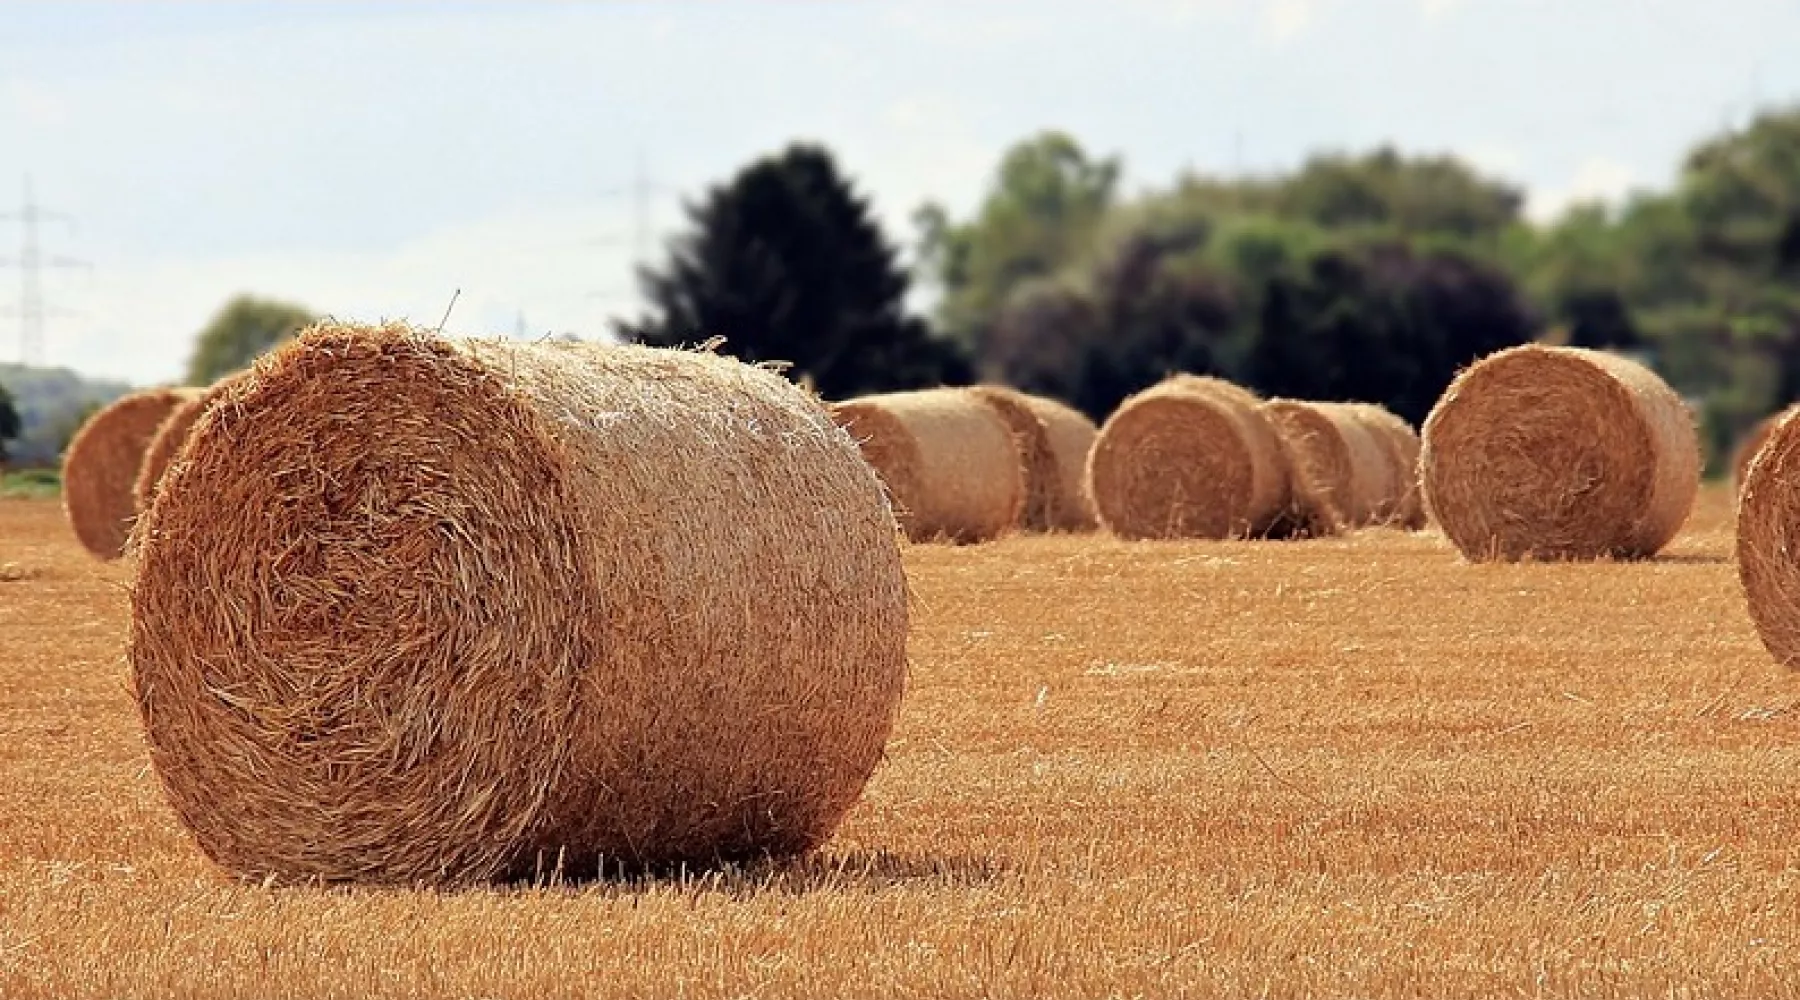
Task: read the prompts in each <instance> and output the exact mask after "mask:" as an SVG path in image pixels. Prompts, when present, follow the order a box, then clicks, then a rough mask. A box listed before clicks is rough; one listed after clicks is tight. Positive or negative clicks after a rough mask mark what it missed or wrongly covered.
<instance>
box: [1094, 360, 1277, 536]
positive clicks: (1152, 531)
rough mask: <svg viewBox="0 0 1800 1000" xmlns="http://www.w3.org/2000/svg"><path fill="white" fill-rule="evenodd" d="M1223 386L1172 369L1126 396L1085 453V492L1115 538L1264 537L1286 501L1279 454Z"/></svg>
mask: <svg viewBox="0 0 1800 1000" xmlns="http://www.w3.org/2000/svg"><path fill="white" fill-rule="evenodd" d="M1260 402H1261V401H1260V400H1258V399H1257V398H1256V396H1254V395H1253V394H1251V393H1250V392H1248V391H1247V390H1245V389H1242V388H1240V387H1238V386H1235V385H1232V384H1231V383H1229V382H1225V381H1222V380H1220V379H1216V378H1208V377H1201V376H1194V375H1177V376H1174V377H1171V378H1169V379H1166V380H1164V381H1163V382H1161V383H1158V384H1157V385H1154V386H1151V387H1150V388H1148V389H1145V390H1144V391H1143V392H1140V393H1138V394H1137V395H1135V396H1132V397H1131V398H1129V399H1127V400H1126V401H1125V402H1124V403H1123V404H1121V405H1120V407H1119V409H1118V410H1116V411H1115V412H1114V413H1113V415H1112V416H1111V417H1108V418H1107V420H1106V423H1105V424H1104V425H1102V426H1101V428H1100V433H1099V436H1098V437H1096V438H1095V440H1094V447H1093V450H1092V452H1091V453H1090V455H1089V457H1088V472H1087V479H1088V494H1089V496H1091V497H1092V498H1093V501H1094V510H1095V513H1096V514H1098V516H1099V519H1100V523H1101V524H1103V525H1105V526H1106V528H1107V530H1108V531H1111V532H1112V533H1113V534H1116V535H1118V536H1119V537H1121V538H1131V539H1140V538H1244V537H1252V536H1259V535H1263V534H1266V533H1267V532H1268V531H1269V530H1270V529H1272V528H1274V527H1275V526H1276V525H1277V522H1278V521H1279V520H1280V519H1281V515H1282V513H1283V512H1284V511H1285V510H1286V509H1287V505H1288V471H1287V460H1286V457H1285V455H1284V453H1283V451H1282V447H1281V443H1280V439H1279V437H1278V436H1277V435H1276V433H1275V429H1274V428H1273V427H1271V426H1270V425H1269V422H1268V420H1267V419H1266V418H1265V417H1264V416H1263V415H1262V414H1261V413H1260V412H1258V406H1259V405H1260Z"/></svg>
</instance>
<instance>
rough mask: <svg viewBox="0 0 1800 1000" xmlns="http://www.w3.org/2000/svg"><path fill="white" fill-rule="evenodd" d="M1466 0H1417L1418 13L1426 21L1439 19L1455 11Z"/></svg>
mask: <svg viewBox="0 0 1800 1000" xmlns="http://www.w3.org/2000/svg"><path fill="white" fill-rule="evenodd" d="M1467 2H1468V0H1419V13H1421V14H1423V15H1424V16H1425V20H1427V21H1441V20H1443V19H1444V18H1446V17H1449V16H1450V15H1451V14H1454V13H1456V11H1457V9H1458V8H1460V7H1462V6H1463V5H1464V4H1465V3H1467Z"/></svg>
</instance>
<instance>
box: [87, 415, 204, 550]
mask: <svg viewBox="0 0 1800 1000" xmlns="http://www.w3.org/2000/svg"><path fill="white" fill-rule="evenodd" d="M200 393H201V390H199V389H167V388H159V389H145V390H142V391H140V392H133V393H128V394H126V395H124V396H122V397H120V398H119V399H117V400H114V401H113V402H112V404H111V405H109V406H106V407H104V408H102V409H101V410H99V411H98V412H96V413H95V414H94V415H93V416H91V417H89V418H88V420H87V422H86V423H84V424H82V425H81V429H80V430H79V431H77V432H76V434H75V437H74V438H73V439H72V440H71V441H70V442H69V450H68V451H67V452H65V453H64V455H63V465H62V484H63V485H62V492H63V511H64V512H65V513H66V514H67V515H68V517H69V526H70V527H72V528H74V529H75V537H76V538H77V539H79V540H80V541H81V544H82V545H83V546H84V547H85V548H86V549H87V550H88V551H89V552H91V553H93V554H94V555H95V556H97V557H99V558H101V559H117V558H119V557H120V556H122V555H124V554H125V546H126V543H127V542H128V541H129V540H130V538H131V527H132V522H133V521H134V520H136V518H137V514H138V507H137V498H136V496H135V494H134V493H133V487H134V486H135V485H136V483H137V478H138V467H139V466H140V465H141V464H142V463H143V460H144V453H145V451H146V450H147V449H148V448H149V447H150V441H151V439H152V438H154V437H155V436H156V431H157V428H159V427H161V426H162V423H163V421H164V420H166V419H168V416H169V414H170V413H172V412H174V410H175V409H176V408H177V407H179V406H181V405H182V404H183V403H185V402H187V401H189V400H192V399H195V398H197V397H198V396H199V395H200Z"/></svg>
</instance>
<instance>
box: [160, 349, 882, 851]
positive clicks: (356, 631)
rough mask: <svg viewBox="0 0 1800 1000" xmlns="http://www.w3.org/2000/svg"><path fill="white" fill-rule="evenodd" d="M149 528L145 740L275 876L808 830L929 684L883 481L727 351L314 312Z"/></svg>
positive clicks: (769, 847)
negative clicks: (340, 319) (349, 322)
mask: <svg viewBox="0 0 1800 1000" xmlns="http://www.w3.org/2000/svg"><path fill="white" fill-rule="evenodd" d="M140 543H141V553H140V559H139V562H138V572H137V578H136V580H135V583H134V586H133V588H132V595H131V605H132V620H131V641H130V647H129V659H130V662H131V666H132V673H133V683H134V687H135V691H136V696H137V700H138V706H139V709H140V711H141V714H142V718H143V722H144V726H145V732H146V735H147V739H148V742H149V745H150V751H151V761H152V764H153V765H154V767H155V770H156V773H157V775H158V776H159V778H160V780H161V782H162V785H163V787H164V789H165V791H166V793H167V796H168V799H169V801H170V802H171V804H172V805H173V807H174V809H175V811H176V813H177V814H178V816H179V817H180V818H181V820H182V821H183V823H184V824H185V825H186V826H187V827H188V829H189V830H190V831H192V833H193V835H194V838H195V840H196V841H197V842H198V843H199V845H200V847H201V848H202V849H203V850H204V851H205V852H206V853H207V854H208V855H209V856H211V857H212V858H213V859H214V860H215V861H217V862H218V863H219V864H220V865H222V866H224V867H225V868H226V869H228V870H230V871H232V872H235V873H239V874H241V875H246V876H251V877H260V876H265V875H272V876H276V877H278V878H279V879H282V880H295V881H304V880H312V879H319V880H323V881H328V882H336V881H355V882H371V883H390V884H393V883H397V884H411V883H423V884H434V885H445V884H459V883H466V882H472V881H487V880H493V879H507V878H519V877H529V876H530V875H531V873H532V872H534V871H541V870H544V867H543V866H544V863H545V859H550V860H551V862H552V863H554V864H555V865H556V866H557V867H558V868H559V869H560V870H564V871H580V870H582V869H584V868H594V867H597V866H598V864H599V863H600V859H602V858H609V859H611V858H617V859H629V860H630V862H631V863H633V864H635V865H641V866H644V867H655V866H659V865H677V864H688V865H691V866H706V865H710V864H715V863H719V862H724V861H731V860H736V859H746V858H756V857H763V856H774V857H780V856H789V855H794V854H797V853H801V852H804V851H807V850H809V849H811V848H812V847H814V846H815V845H817V844H819V843H820V842H821V841H823V840H824V839H825V838H826V837H828V836H829V835H830V833H831V832H832V830H833V829H834V828H835V827H836V826H837V824H838V823H839V822H840V820H841V819H842V817H843V816H844V814H845V813H846V811H847V810H848V809H849V808H850V806H851V805H852V803H853V802H854V801H855V800H856V799H857V797H858V796H859V795H860V794H861V792H862V788H863V786H864V784H865V782H866V781H867V779H868V777H869V775H870V773H871V771H872V770H873V768H874V767H875V765H876V763H877V761H878V760H879V759H880V757H881V754H882V751H883V747H884V745H885V742H886V740H887V736H888V733H889V731H890V729H891V727H892V724H893V721H894V717H895V713H896V711H897V709H898V706H899V701H900V697H901V692H902V688H903V685H904V674H905V652H906V631H907V606H906V593H905V579H904V576H903V573H902V569H901V564H900V554H899V546H898V539H897V538H896V537H895V534H894V532H893V522H892V518H891V516H890V514H889V512H888V509H887V505H886V502H885V499H884V497H883V495H882V492H881V486H880V484H879V483H878V482H877V481H876V478H875V476H874V474H873V473H872V472H871V471H870V469H869V467H868V465H867V464H866V463H864V462H863V460H862V459H861V457H860V456H859V455H858V454H857V450H856V448H855V446H854V444H853V443H852V442H851V441H850V439H849V437H848V436H846V435H845V434H844V433H843V432H842V431H841V430H840V429H838V428H837V427H836V426H834V425H833V423H832V422H831V420H830V417H829V415H828V414H827V413H826V412H825V410H824V408H823V407H822V406H821V405H819V404H818V403H817V401H815V400H813V399H812V398H810V397H809V396H807V395H806V394H805V393H803V392H802V391H801V390H799V389H797V388H795V387H794V386H792V385H791V384H789V383H788V382H786V381H785V380H784V379H782V378H780V377H778V376H776V375H774V374H772V373H770V372H767V371H764V370H761V369H758V368H755V367H752V366H748V365H744V364H741V363H739V362H737V361H734V360H731V359H727V358H722V357H715V356H711V355H705V354H694V353H685V352H676V351H664V350H654V349H648V348H637V347H619V348H599V349H597V348H594V347H591V346H588V345H570V344H559V343H554V342H553V343H546V344H521V343H517V342H482V341H449V340H445V339H443V338H440V337H436V336H433V335H431V334H429V333H427V332H423V331H418V330H414V329H411V328H407V327H403V326H398V325H390V326H384V327H380V328H362V327H352V326H340V325H321V326H316V327H314V328H312V329H310V330H308V331H306V332H305V333H303V334H302V335H301V336H300V337H299V338H298V339H297V340H296V341H294V342H292V343H290V344H288V345H286V346H283V347H281V348H279V349H277V351H276V352H275V353H274V354H273V355H271V356H270V357H268V358H265V359H263V360H262V361H260V362H258V363H257V365H256V366H255V367H254V368H253V369H252V371H251V372H250V373H249V374H248V375H246V376H245V377H244V378H243V379H242V380H240V381H238V382H237V383H235V384H234V385H232V386H231V387H229V389H228V390H227V391H226V392H225V394H224V395H223V396H222V397H221V398H220V400H219V401H218V402H217V403H215V405H213V406H211V407H208V408H207V409H206V410H205V412H204V413H203V414H202V416H201V417H200V419H199V420H198V422H197V423H196V424H195V425H194V428H193V430H192V432H191V436H190V438H189V440H188V444H187V446H186V447H185V449H184V451H183V453H182V459H181V460H180V461H178V462H176V463H175V464H174V465H173V466H172V467H171V468H170V470H169V473H168V476H167V478H166V479H165V482H164V485H163V487H162V488H161V489H160V490H158V491H157V495H156V499H155V501H154V502H153V504H152V505H151V507H150V510H149V511H148V512H147V514H146V516H145V523H144V525H143V527H142V531H141V539H140ZM196 580H206V581H208V583H209V585H208V586H205V587H196V586H194V585H193V582H194V581H196Z"/></svg>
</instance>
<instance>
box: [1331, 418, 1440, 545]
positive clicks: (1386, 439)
mask: <svg viewBox="0 0 1800 1000" xmlns="http://www.w3.org/2000/svg"><path fill="white" fill-rule="evenodd" d="M1349 405H1350V411H1351V413H1353V414H1355V416H1356V417H1357V419H1359V420H1361V421H1362V422H1363V426H1365V427H1367V428H1369V430H1370V431H1371V432H1372V434H1373V435H1374V437H1375V439H1376V441H1378V442H1380V444H1381V445H1382V448H1383V450H1384V451H1385V452H1386V454H1387V459H1388V469H1389V483H1388V486H1387V488H1386V489H1385V490H1384V491H1382V494H1381V495H1382V500H1381V502H1380V503H1378V504H1376V506H1375V509H1374V511H1373V512H1372V513H1371V520H1372V522H1373V523H1376V524H1385V525H1389V526H1391V527H1395V528H1405V529H1407V530H1409V531H1417V530H1418V529H1420V528H1423V527H1425V521H1426V518H1425V497H1424V494H1423V492H1422V491H1421V489H1420V487H1419V452H1420V450H1421V447H1422V446H1421V442H1420V441H1419V433H1418V432H1417V431H1415V430H1413V428H1412V425H1411V424H1409V423H1407V422H1406V421H1405V420H1402V419H1400V417H1399V415H1398V414H1396V413H1394V412H1393V411H1392V410H1389V409H1388V408H1387V407H1385V406H1380V405H1377V404H1375V403H1352V404H1349Z"/></svg>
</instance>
